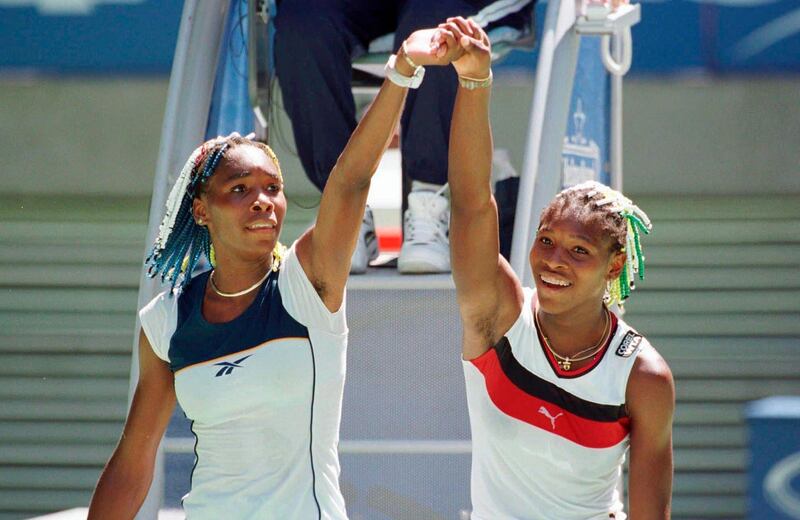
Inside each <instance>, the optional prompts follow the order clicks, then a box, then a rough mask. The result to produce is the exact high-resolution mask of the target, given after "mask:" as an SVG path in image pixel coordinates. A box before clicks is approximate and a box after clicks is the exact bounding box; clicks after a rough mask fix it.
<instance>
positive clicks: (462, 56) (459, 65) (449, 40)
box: [401, 16, 492, 78]
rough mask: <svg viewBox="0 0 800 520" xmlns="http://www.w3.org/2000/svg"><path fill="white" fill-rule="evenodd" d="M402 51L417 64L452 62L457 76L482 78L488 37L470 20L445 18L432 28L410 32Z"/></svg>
mask: <svg viewBox="0 0 800 520" xmlns="http://www.w3.org/2000/svg"><path fill="white" fill-rule="evenodd" d="M401 52H404V53H405V54H406V55H407V56H408V57H409V58H410V59H411V60H412V61H413V62H414V63H415V64H417V65H423V66H424V65H447V64H450V63H452V64H453V67H455V69H456V72H457V73H458V74H459V75H460V76H467V77H471V78H485V77H486V76H488V75H489V69H490V67H491V62H492V52H491V44H490V43H489V37H488V36H487V35H486V32H484V30H483V29H481V27H480V26H479V25H478V24H477V23H475V22H474V21H473V20H471V19H466V18H463V17H461V16H458V17H454V18H448V19H447V21H446V22H444V23H442V24H439V27H437V28H435V29H422V30H419V31H415V32H413V33H412V34H411V35H410V36H409V37H408V38H406V40H405V44H404V46H403V49H402V51H401Z"/></svg>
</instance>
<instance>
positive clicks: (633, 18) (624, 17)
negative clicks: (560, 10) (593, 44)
mask: <svg viewBox="0 0 800 520" xmlns="http://www.w3.org/2000/svg"><path fill="white" fill-rule="evenodd" d="M585 11H586V13H585V14H583V15H581V16H579V17H578V19H577V20H576V21H575V30H576V31H577V32H578V34H592V35H606V34H608V35H610V34H618V33H620V32H621V31H622V30H624V29H630V28H631V27H632V26H634V25H636V24H637V23H639V21H640V20H641V19H642V9H641V6H640V5H639V4H623V5H620V6H619V7H617V9H616V10H615V11H611V10H610V8H609V7H607V6H606V5H605V4H599V5H598V4H589V5H588V6H586V9H585Z"/></svg>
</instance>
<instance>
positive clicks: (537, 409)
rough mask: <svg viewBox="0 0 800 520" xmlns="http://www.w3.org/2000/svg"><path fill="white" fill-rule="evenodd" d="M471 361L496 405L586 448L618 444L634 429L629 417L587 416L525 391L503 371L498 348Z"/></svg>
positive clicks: (512, 415) (516, 416)
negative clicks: (605, 419)
mask: <svg viewBox="0 0 800 520" xmlns="http://www.w3.org/2000/svg"><path fill="white" fill-rule="evenodd" d="M471 363H472V364H473V365H475V367H476V368H477V369H478V370H480V372H481V373H482V374H483V377H484V379H485V380H486V390H487V391H488V393H489V398H490V399H491V400H492V402H493V403H494V405H495V406H497V408H498V409H499V410H500V411H501V412H503V413H505V414H506V415H509V416H511V417H513V418H515V419H518V420H520V421H523V422H526V423H528V424H530V425H532V426H536V427H537V428H540V429H542V430H545V431H548V432H551V433H553V434H555V435H559V436H561V437H563V438H565V439H568V440H570V441H572V442H574V443H576V444H580V445H581V446H584V447H586V448H610V447H612V446H616V445H617V444H619V443H620V442H622V441H623V440H624V439H625V437H627V435H628V433H629V432H630V420H629V419H628V418H627V417H625V418H622V419H619V420H618V421H614V422H602V421H593V420H591V419H584V418H583V417H579V416H577V415H575V414H573V413H571V412H568V411H566V410H564V409H563V408H560V407H559V406H556V405H554V404H552V403H550V402H548V401H545V400H543V399H539V398H538V397H535V396H533V395H530V394H528V393H527V392H524V391H523V390H521V389H520V388H519V387H517V386H516V385H514V383H512V382H511V380H509V379H508V377H507V376H506V374H505V372H503V369H502V367H501V366H500V360H499V358H498V357H497V351H495V349H493V348H491V349H489V350H488V351H487V352H486V353H484V354H483V355H482V356H480V357H477V358H475V359H473V360H472V361H471ZM559 414H561V415H559ZM551 418H553V419H551Z"/></svg>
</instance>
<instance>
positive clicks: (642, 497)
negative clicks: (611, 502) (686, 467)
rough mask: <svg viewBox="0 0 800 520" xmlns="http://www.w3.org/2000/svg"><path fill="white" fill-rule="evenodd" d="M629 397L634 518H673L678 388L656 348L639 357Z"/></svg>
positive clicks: (629, 492)
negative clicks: (674, 440) (671, 516)
mask: <svg viewBox="0 0 800 520" xmlns="http://www.w3.org/2000/svg"><path fill="white" fill-rule="evenodd" d="M627 394H628V395H627V399H626V400H627V402H628V410H629V413H630V416H631V461H630V472H629V482H628V495H629V506H630V517H631V518H635V519H637V520H665V519H668V518H669V517H670V503H671V496H672V416H673V413H674V411H675V386H674V383H673V381H672V373H671V372H670V370H669V367H668V366H667V363H666V362H665V361H664V359H663V358H662V357H661V356H660V355H659V354H658V352H656V351H655V350H654V349H653V348H652V347H648V348H647V350H645V351H643V352H642V353H641V354H639V357H638V358H637V360H636V363H635V364H634V366H633V371H632V372H631V376H630V379H629V380H628V388H627Z"/></svg>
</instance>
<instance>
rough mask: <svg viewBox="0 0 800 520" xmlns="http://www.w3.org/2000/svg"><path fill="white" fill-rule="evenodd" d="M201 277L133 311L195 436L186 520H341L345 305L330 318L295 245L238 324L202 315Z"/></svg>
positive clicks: (205, 275)
mask: <svg viewBox="0 0 800 520" xmlns="http://www.w3.org/2000/svg"><path fill="white" fill-rule="evenodd" d="M208 276H209V272H206V273H203V274H201V275H198V276H197V277H195V278H194V279H193V280H192V281H191V282H190V283H189V285H188V286H187V287H186V288H185V289H184V290H183V292H182V293H180V294H176V295H175V296H172V297H170V296H169V295H168V293H167V292H165V293H162V294H160V295H158V296H157V297H156V298H155V299H153V300H152V301H151V302H150V303H149V304H148V305H147V306H145V307H144V308H143V309H142V310H141V311H140V313H139V315H140V317H141V322H142V329H143V330H144V332H145V334H146V335H147V338H148V339H149V340H150V344H151V345H152V347H153V351H154V352H155V353H156V355H157V356H158V357H159V358H161V359H162V360H164V361H166V362H167V363H169V364H170V367H171V369H172V370H173V372H174V377H175V393H176V395H177V399H178V402H179V403H180V405H181V407H182V408H183V411H184V412H185V413H186V416H187V418H188V419H189V420H190V421H191V426H192V432H193V433H194V435H195V438H196V442H195V455H196V460H195V466H194V469H193V471H192V477H191V490H190V491H189V493H188V494H187V495H186V496H185V497H184V498H183V507H184V510H185V512H186V516H187V518H189V519H190V520H205V519H208V520H219V519H221V518H225V519H254V518H258V519H275V520H279V519H280V520H294V519H296V520H309V519H331V520H341V519H346V518H347V513H346V512H345V505H344V499H343V498H342V494H341V492H340V490H339V472H340V468H339V459H338V451H337V446H338V443H339V424H340V419H341V408H342V392H343V387H344V379H345V352H346V348H347V332H348V330H347V324H346V321H345V308H344V304H343V305H342V308H341V309H339V310H338V311H337V312H335V313H331V312H330V311H328V309H327V308H326V307H325V305H324V304H323V303H322V301H321V300H320V298H319V296H318V294H317V292H316V291H315V290H314V287H313V286H312V285H311V283H310V282H309V280H308V278H307V277H306V275H305V273H304V271H303V269H302V267H301V265H300V262H299V261H298V259H297V256H296V255H295V250H294V246H292V248H291V249H289V251H288V253H287V254H286V256H285V259H284V261H283V264H282V266H281V269H280V270H279V271H278V272H275V273H272V274H271V275H270V276H269V278H267V280H266V281H265V282H264V284H263V285H262V287H261V288H260V289H259V293H258V295H257V297H256V299H255V301H254V302H253V304H252V305H251V306H250V307H249V308H248V309H247V310H246V311H245V312H244V313H242V314H241V315H240V316H239V317H237V318H236V319H234V320H233V321H230V322H227V323H223V324H211V323H209V322H207V321H206V320H205V319H204V318H203V316H202V313H201V304H202V301H203V292H204V290H205V286H206V281H207V279H208Z"/></svg>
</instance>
